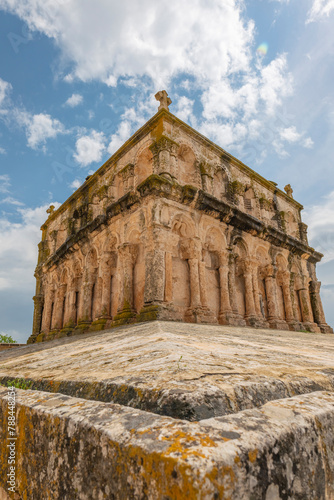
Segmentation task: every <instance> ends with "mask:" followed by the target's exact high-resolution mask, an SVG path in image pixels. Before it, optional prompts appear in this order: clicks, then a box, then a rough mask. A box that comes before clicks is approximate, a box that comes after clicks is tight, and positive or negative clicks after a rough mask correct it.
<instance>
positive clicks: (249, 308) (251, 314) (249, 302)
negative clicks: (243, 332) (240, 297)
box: [243, 260, 258, 326]
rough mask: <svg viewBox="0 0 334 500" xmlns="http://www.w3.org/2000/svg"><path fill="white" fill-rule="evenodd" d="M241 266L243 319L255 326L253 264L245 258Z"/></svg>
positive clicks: (256, 320)
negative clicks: (243, 298) (244, 307)
mask: <svg viewBox="0 0 334 500" xmlns="http://www.w3.org/2000/svg"><path fill="white" fill-rule="evenodd" d="M243 267H244V280H245V306H246V314H245V319H246V323H247V324H248V325H250V326H257V322H258V316H257V314H256V308H255V300H254V286H253V285H254V280H253V264H252V262H251V261H250V260H245V261H244V263H243Z"/></svg>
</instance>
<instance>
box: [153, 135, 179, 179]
mask: <svg viewBox="0 0 334 500" xmlns="http://www.w3.org/2000/svg"><path fill="white" fill-rule="evenodd" d="M177 148H178V144H177V143H176V142H174V141H173V140H172V139H170V138H169V137H166V136H162V137H161V138H160V139H158V140H157V141H156V142H154V143H153V144H152V145H151V146H150V150H151V151H152V154H153V162H154V173H155V174H158V175H160V174H169V175H170V176H171V177H174V178H175V177H176V152H177Z"/></svg>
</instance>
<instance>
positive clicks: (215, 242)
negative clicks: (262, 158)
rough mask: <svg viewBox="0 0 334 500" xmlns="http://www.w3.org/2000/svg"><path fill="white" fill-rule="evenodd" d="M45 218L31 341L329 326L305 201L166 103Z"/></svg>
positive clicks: (325, 328)
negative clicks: (202, 328)
mask: <svg viewBox="0 0 334 500" xmlns="http://www.w3.org/2000/svg"><path fill="white" fill-rule="evenodd" d="M156 97H157V99H158V100H160V107H159V111H158V113H157V114H156V115H154V116H153V117H152V118H151V119H150V120H149V121H148V122H147V123H146V124H145V125H144V126H143V127H142V128H141V129H139V130H138V131H137V132H136V133H135V134H134V135H133V136H132V137H131V138H130V139H129V140H128V141H127V142H126V143H125V144H124V145H123V146H122V147H121V148H120V149H119V150H118V151H117V152H116V153H115V154H114V155H113V156H112V157H111V158H110V159H109V160H108V161H107V162H106V163H105V164H104V165H102V167H100V168H99V169H98V170H97V172H95V174H94V175H92V176H90V177H88V178H87V180H86V182H85V183H84V184H83V185H82V186H81V187H80V188H79V189H78V190H77V191H76V192H75V193H73V194H72V196H70V198H68V200H67V201H66V202H65V203H64V204H63V205H62V206H61V207H59V208H58V210H54V207H50V209H49V210H48V213H49V217H48V219H47V221H46V222H45V224H44V225H43V226H42V241H41V242H40V244H39V258H38V265H37V268H36V273H35V276H36V280H37V287H36V295H35V297H34V302H35V311H34V324H33V333H32V335H31V337H30V339H29V342H30V343H32V342H36V341H43V340H50V339H52V338H55V337H56V338H57V337H60V336H64V335H69V334H71V333H73V332H81V331H87V330H99V329H104V328H109V327H111V326H117V325H120V324H123V323H131V322H137V321H147V320H152V319H163V320H176V321H187V322H198V323H219V324H229V325H241V326H243V325H249V326H255V327H268V326H269V327H271V328H278V329H286V330H287V329H290V330H308V331H312V332H320V331H321V332H323V333H332V332H333V330H332V329H331V328H330V327H329V326H328V325H327V324H326V320H325V316H324V312H323V308H322V304H321V298H320V293H319V289H320V282H319V281H317V278H316V270H315V265H316V263H317V262H319V261H320V259H321V257H322V255H321V254H320V253H318V252H316V251H315V250H314V249H313V248H311V247H309V245H308V241H307V226H306V225H305V224H304V223H303V222H302V220H301V215H300V213H301V210H302V208H303V207H302V206H301V205H300V204H299V203H298V202H297V201H295V200H294V199H293V197H292V189H291V186H290V185H287V186H286V187H285V191H286V192H283V191H281V190H280V189H278V188H277V185H276V184H275V183H274V182H271V181H267V180H266V179H264V178H263V177H261V176H260V175H259V174H257V173H256V172H254V171H253V170H251V169H250V168H249V167H247V166H246V165H244V164H243V163H241V162H240V161H239V160H237V159H236V158H234V157H233V156H231V155H230V154H228V153H227V152H226V151H224V150H223V149H221V148H220V147H218V146H217V145H215V144H214V143H212V142H211V141H209V140H208V139H207V138H205V137H203V136H202V135H201V134H199V133H198V132H196V131H195V130H193V129H192V128H191V127H189V126H188V125H187V124H185V123H183V122H182V121H181V120H179V119H178V118H176V117H175V116H174V115H172V114H171V113H170V112H169V110H168V105H169V104H170V100H169V98H168V97H167V94H166V92H165V91H162V92H159V93H158V94H157V96H156Z"/></svg>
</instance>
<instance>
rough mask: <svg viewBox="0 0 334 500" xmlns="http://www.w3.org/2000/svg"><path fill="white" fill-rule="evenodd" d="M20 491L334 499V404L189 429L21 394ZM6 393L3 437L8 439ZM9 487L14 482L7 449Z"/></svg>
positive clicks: (313, 403) (325, 401) (282, 408)
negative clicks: (10, 474)
mask: <svg viewBox="0 0 334 500" xmlns="http://www.w3.org/2000/svg"><path fill="white" fill-rule="evenodd" d="M17 392H18V413H17V415H18V416H17V418H18V421H17V422H18V428H19V429H20V431H19V440H18V475H17V482H18V491H19V496H20V498H22V499H24V500H31V499H34V500H35V499H36V500H37V499H43V500H44V499H48V498H50V499H51V498H52V499H62V500H73V499H80V500H84V499H87V500H88V499H89V500H90V499H103V498H107V499H110V498H113V499H116V498H117V499H118V498H119V499H150V500H156V499H165V500H166V499H182V500H183V499H185V498H189V499H231V500H232V499H234V500H240V499H244V500H248V499H249V500H251V499H252V500H255V499H265V500H288V499H295V500H305V499H317V500H322V499H332V498H333V497H334V482H333V480H334V477H333V471H334V467H333V466H334V435H333V423H334V395H333V393H328V392H315V393H313V394H308V395H303V396H296V397H293V398H289V399H285V400H279V401H274V402H271V403H267V404H266V405H264V406H263V407H262V408H260V409H253V410H245V411H242V412H240V413H238V414H236V415H230V416H225V417H219V418H214V419H208V420H202V421H201V422H192V423H190V422H187V421H185V420H176V419H172V418H170V417H163V416H157V415H154V414H152V413H147V412H142V411H140V410H135V409H132V408H126V407H122V406H119V405H116V404H110V403H109V404H108V403H97V402H92V401H86V400H83V399H78V398H71V397H69V396H64V395H61V394H46V393H42V392H35V391H21V390H18V391H17ZM5 398H6V389H4V388H3V389H1V388H0V400H1V413H0V432H1V433H2V436H1V437H2V438H3V435H4V433H5V432H6V421H5V418H4V417H5V414H6V399H5ZM0 459H1V469H0V475H1V476H0V480H1V481H2V484H4V482H5V478H6V476H5V474H6V467H5V464H6V448H5V447H2V448H1V456H0Z"/></svg>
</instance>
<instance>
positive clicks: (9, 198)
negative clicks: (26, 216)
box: [0, 196, 24, 206]
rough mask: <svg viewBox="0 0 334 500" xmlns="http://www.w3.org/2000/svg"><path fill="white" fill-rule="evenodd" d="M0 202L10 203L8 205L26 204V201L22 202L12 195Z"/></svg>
mask: <svg viewBox="0 0 334 500" xmlns="http://www.w3.org/2000/svg"><path fill="white" fill-rule="evenodd" d="M0 203H1V204H2V203H3V204H8V205H16V206H23V205H24V203H22V202H21V201H18V200H16V199H15V198H13V197H12V196H7V197H6V198H4V199H3V200H1V201H0Z"/></svg>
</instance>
